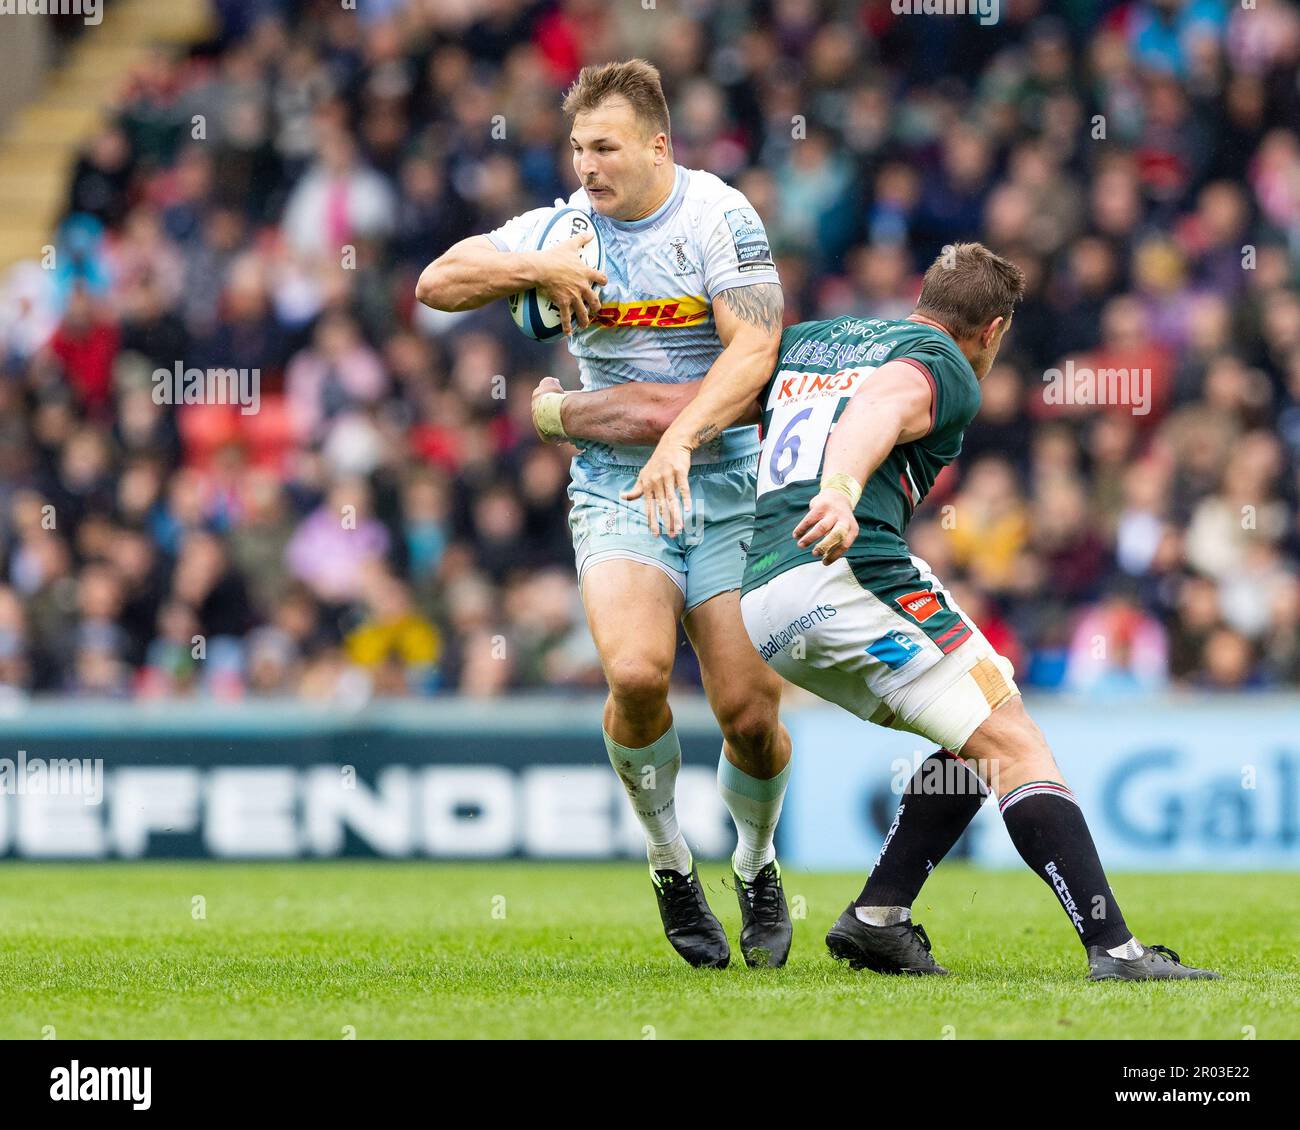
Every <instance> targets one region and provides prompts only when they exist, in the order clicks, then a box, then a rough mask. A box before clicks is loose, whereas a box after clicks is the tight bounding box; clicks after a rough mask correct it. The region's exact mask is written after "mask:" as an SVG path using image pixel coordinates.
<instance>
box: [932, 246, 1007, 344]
mask: <svg viewBox="0 0 1300 1130" xmlns="http://www.w3.org/2000/svg"><path fill="white" fill-rule="evenodd" d="M1024 296H1025V273H1024V272H1023V271H1022V270H1021V269H1020V268H1019V267H1017V266H1016V265H1015V264H1014V263H1013V262H1011V260H1010V259H1003V258H1002V256H1000V255H994V254H993V252H992V251H990V250H989V249H988V248H987V247H985V246H984V245H983V244H982V243H957V244H953V245H952V246H949V247H945V248H944V249H943V253H942V254H940V256H939V257H938V258H937V259H936V260H935V261H934V262H933V263H931V264H930V269H929V270H928V271H926V272H925V281H924V282H923V283H922V284H921V297H920V299H919V300H918V301H917V303H916V312H917V313H918V314H924V315H926V317H929V318H933V319H934V320H935V321H936V322H940V323H942V324H943V325H944V326H946V327H947V328H948V329H949V330H951V331H952V333H953V336H954V337H957V338H963V337H973V336H975V335H976V334H978V333H980V332H981V331H982V330H983V329H984V327H985V326H987V325H988V324H989V323H990V322H991V321H993V319H994V318H1010V317H1011V313H1012V311H1013V310H1014V309H1015V306H1016V303H1017V302H1019V301H1020V300H1021V299H1022V298H1023V297H1024Z"/></svg>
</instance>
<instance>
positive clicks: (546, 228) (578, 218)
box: [507, 205, 605, 341]
mask: <svg viewBox="0 0 1300 1130" xmlns="http://www.w3.org/2000/svg"><path fill="white" fill-rule="evenodd" d="M536 231H537V235H536V237H535V238H534V239H533V241H532V250H534V251H545V250H546V249H547V248H548V247H554V246H555V245H556V244H557V243H563V242H564V241H565V240H568V239H572V238H573V237H574V236H575V235H583V234H584V233H586V232H592V233H593V234H594V235H595V237H596V238H595V239H593V240H591V241H590V242H589V243H587V244H586V245H585V246H584V247H583V248H582V250H581V251H580V252H579V254H580V255H581V256H582V259H583V261H584V262H585V263H586V264H587V266H589V267H591V268H592V269H593V270H596V271H601V272H602V273H603V272H604V270H605V243H604V240H602V239H601V237H600V229H599V228H598V227H596V225H595V223H593V222H592V218H591V216H590V215H589V214H588V213H586V212H583V211H580V210H579V209H577V208H570V207H568V206H567V205H564V206H562V207H559V208H555V209H554V210H553V211H552V212H551V214H550V215H549V216H547V217H546V218H545V219H543V220H542V222H541V223H540V224H539V225H538V227H537V229H536ZM507 302H508V303H509V305H510V316H511V317H512V318H514V320H515V325H517V326H518V327H519V328H520V330H522V331H523V333H524V334H525V336H527V337H531V338H533V339H534V340H535V341H549V340H550V339H551V338H554V337H559V336H560V334H562V333H563V332H564V329H563V327H562V326H561V324H560V308H559V307H558V306H556V305H555V303H554V302H552V301H551V299H550V296H549V295H548V294H547V293H546V291H544V290H542V289H541V288H540V287H534V288H533V289H532V290H522V291H520V292H519V293H518V294H512V295H511V296H510V297H509V298H508V299H507Z"/></svg>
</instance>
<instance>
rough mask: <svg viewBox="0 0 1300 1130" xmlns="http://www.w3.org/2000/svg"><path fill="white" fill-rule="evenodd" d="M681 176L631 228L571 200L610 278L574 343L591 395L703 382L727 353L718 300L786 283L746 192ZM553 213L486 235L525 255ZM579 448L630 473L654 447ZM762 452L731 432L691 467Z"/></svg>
mask: <svg viewBox="0 0 1300 1130" xmlns="http://www.w3.org/2000/svg"><path fill="white" fill-rule="evenodd" d="M676 171H677V176H676V180H675V182H674V184H673V191H672V193H671V194H670V195H669V197H668V199H667V200H666V201H665V202H664V204H663V206H662V207H661V208H659V209H658V211H656V212H655V213H654V214H653V215H650V216H647V217H645V219H642V220H636V221H633V222H630V223H629V222H624V221H621V220H611V219H609V218H607V217H605V216H602V215H600V214H599V213H598V212H594V211H593V210H592V208H591V202H590V201H589V200H588V198H587V193H586V191H585V190H583V189H581V188H580V189H578V191H577V192H575V193H574V194H573V195H572V196H570V197H569V201H568V203H569V205H570V206H571V207H574V208H580V209H581V210H582V211H584V212H588V213H590V214H591V216H592V219H593V220H594V222H595V224H596V226H597V227H598V228H599V229H600V234H601V237H602V238H603V239H604V241H605V274H606V275H607V276H608V278H609V282H608V284H607V285H605V286H603V287H601V288H600V301H601V310H600V313H599V314H598V315H597V317H596V319H595V320H594V321H593V322H592V323H591V325H589V326H588V327H587V328H586V329H583V330H575V331H574V333H573V334H572V335H570V337H569V352H570V353H572V354H573V355H574V357H576V358H577V359H578V371H579V372H580V373H581V375H582V387H583V388H584V389H601V388H609V387H610V386H611V385H616V384H621V383H623V382H624V381H663V382H667V383H670V384H675V383H680V382H683V381H695V380H699V379H700V378H701V377H703V376H704V375H705V374H706V373H707V372H708V371H709V369H710V368H712V366H713V363H714V361H716V360H717V358H718V354H720V353H721V352H722V342H721V341H719V340H718V334H717V330H716V328H715V326H714V322H713V310H712V306H711V304H712V301H713V299H714V298H715V297H716V296H717V295H718V294H720V293H722V291H724V290H730V289H731V288H732V287H737V286H751V285H754V284H756V283H778V284H779V282H780V278H779V277H778V275H777V273H776V266H775V264H774V263H773V262H772V252H771V249H770V247H769V245H768V241H767V232H766V230H765V229H764V227H763V221H762V220H761V219H760V218H759V215H758V213H757V212H755V211H754V209H753V208H752V207H751V206H750V203H749V201H748V200H746V199H745V195H744V193H742V192H738V191H737V190H736V189H734V188H732V187H731V186H730V185H728V184H726V183H725V182H724V181H722V180H720V179H719V178H718V177H716V176H714V175H713V174H712V173H706V172H701V171H700V170H698V169H684V168H682V166H681V165H677V166H676ZM555 203H556V206H559V205H560V204H562V203H563V202H562V201H559V200H557V201H556V202H555ZM549 212H550V209H549V208H534V209H532V210H531V211H528V212H524V213H523V214H522V215H519V216H516V217H515V218H514V219H512V220H509V221H507V222H506V223H505V224H503V225H502V226H501V227H499V228H497V229H496V230H495V231H491V232H488V233H487V237H488V239H490V240H491V241H492V242H493V243H494V244H495V245H496V247H497V248H498V249H500V250H502V251H521V250H523V249H525V248H526V247H528V246H529V245H530V242H531V240H532V239H533V238H534V236H535V234H536V231H537V228H538V226H539V225H540V224H541V222H542V221H543V220H544V219H545V217H546V216H547V215H548V214H549ZM578 446H579V447H580V448H582V449H583V457H584V458H586V459H588V460H591V461H593V462H599V463H615V464H620V465H627V466H640V465H641V464H643V463H645V461H646V460H647V459H649V458H650V454H651V452H652V451H653V450H654V448H653V447H641V446H622V445H620V446H611V445H609V444H603V443H587V442H585V441H579V442H578ZM757 451H758V429H757V427H754V426H753V425H750V426H746V427H736V428H728V429H727V430H726V431H725V432H723V433H722V435H721V436H719V437H718V438H717V439H716V440H714V441H713V442H711V443H709V444H705V445H704V446H702V447H701V448H699V449H697V450H696V451H695V453H694V454H693V456H692V460H691V461H692V463H695V464H701V463H719V462H729V461H731V460H733V459H740V458H743V457H746V456H750V455H754V454H756V453H757Z"/></svg>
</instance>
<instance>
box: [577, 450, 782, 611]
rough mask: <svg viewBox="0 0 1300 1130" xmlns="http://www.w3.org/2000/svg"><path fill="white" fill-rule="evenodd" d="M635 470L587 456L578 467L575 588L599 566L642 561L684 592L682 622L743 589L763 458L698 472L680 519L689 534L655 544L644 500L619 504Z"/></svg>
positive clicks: (701, 467) (692, 476)
mask: <svg viewBox="0 0 1300 1130" xmlns="http://www.w3.org/2000/svg"><path fill="white" fill-rule="evenodd" d="M638 470H639V468H637V467H634V466H619V465H617V464H608V463H600V462H597V461H595V460H589V459H584V458H583V457H582V456H577V457H576V458H575V459H574V460H573V465H572V475H573V481H572V482H571V483H570V484H569V497H570V498H571V499H572V500H573V509H572V510H571V511H570V513H569V529H570V530H571V531H572V533H573V552H574V557H575V558H576V559H577V565H578V584H579V585H581V584H582V580H583V577H584V576H585V575H586V572H587V570H588V569H590V568H591V567H592V566H593V565H595V564H596V563H597V562H599V561H608V560H611V559H616V558H621V559H624V560H628V561H640V562H643V563H644V564H646V565H653V566H654V567H655V568H657V569H662V570H663V571H664V572H665V573H667V574H668V576H669V577H671V578H672V580H673V583H674V584H676V585H677V587H678V588H679V589H681V591H682V596H683V598H684V599H685V602H686V603H685V607H684V610H683V614H684V613H686V612H690V611H691V609H693V608H697V607H698V606H699V605H701V604H703V603H704V602H705V601H706V600H709V599H710V598H712V597H715V596H717V595H718V594H719V593H723V592H728V591H730V590H731V589H738V588H740V582H741V578H742V576H743V574H744V572H745V555H746V554H747V553H748V552H749V539H750V535H751V534H752V533H753V529H754V499H755V494H756V489H757V487H756V478H757V474H758V455H757V454H753V455H747V456H744V457H742V458H739V459H733V460H731V461H730V462H724V463H702V464H699V465H697V466H693V467H692V468H691V470H690V485H691V512H690V513H689V514H685V515H683V518H684V519H685V523H686V528H685V529H684V530H682V531H680V532H679V533H678V535H677V536H676V537H675V538H669V537H666V536H664V535H663V534H662V533H661V534H660V535H659V536H658V537H652V536H651V534H650V527H649V525H648V524H647V522H646V517H645V500H644V499H640V498H638V499H636V500H635V501H633V502H628V501H627V500H625V499H623V498H620V497H619V495H620V494H621V493H622V492H623V491H625V490H631V489H632V487H633V486H634V485H635V483H636V476H637V471H638Z"/></svg>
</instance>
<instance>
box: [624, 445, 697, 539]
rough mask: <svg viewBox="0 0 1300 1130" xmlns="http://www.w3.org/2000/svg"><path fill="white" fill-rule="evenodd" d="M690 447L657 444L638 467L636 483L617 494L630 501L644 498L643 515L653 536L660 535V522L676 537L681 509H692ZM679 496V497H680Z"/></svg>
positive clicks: (679, 526) (680, 522)
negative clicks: (646, 459) (644, 461)
mask: <svg viewBox="0 0 1300 1130" xmlns="http://www.w3.org/2000/svg"><path fill="white" fill-rule="evenodd" d="M690 470H691V449H690V448H689V447H685V446H680V445H676V444H674V445H672V446H668V447H665V446H664V444H662V443H661V444H660V445H659V446H658V447H656V448H655V451H654V454H653V455H652V456H651V457H650V461H649V462H648V463H646V465H645V466H644V467H642V468H641V473H640V474H639V475H637V477H636V485H635V486H633V487H632V489H631V490H625V491H622V492H621V494H620V497H622V498H625V499H628V500H629V501H632V500H634V499H638V498H644V499H645V518H646V522H647V523H649V526H650V533H651V536H653V537H658V536H659V527H660V525H661V524H662V526H663V529H664V533H665V534H667V535H668V537H670V538H675V537H676V536H677V535H678V534H679V533H680V532H681V531H682V530H683V529H684V528H685V524H686V523H685V522H684V521H683V519H682V514H683V512H685V513H687V514H689V513H690V512H691V487H690V483H689V481H688V480H689V477H690ZM679 496H680V497H679Z"/></svg>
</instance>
